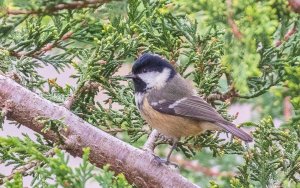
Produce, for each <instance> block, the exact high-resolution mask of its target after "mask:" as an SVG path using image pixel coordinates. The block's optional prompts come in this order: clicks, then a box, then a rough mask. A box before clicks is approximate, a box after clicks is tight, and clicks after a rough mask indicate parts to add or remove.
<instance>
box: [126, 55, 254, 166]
mask: <svg viewBox="0 0 300 188" xmlns="http://www.w3.org/2000/svg"><path fill="white" fill-rule="evenodd" d="M125 77H126V78H130V79H132V80H133V83H134V89H135V103H136V106H137V108H138V110H139V111H140V113H141V116H142V118H144V119H145V120H146V122H147V123H148V124H149V125H150V126H151V127H153V128H154V129H157V130H158V132H160V133H162V134H163V135H165V136H167V137H171V138H173V145H172V148H171V150H170V152H169V154H168V155H167V160H166V163H169V161H170V156H171V153H172V151H173V150H174V149H175V147H176V144H177V142H178V140H179V139H180V138H181V137H185V136H193V135H198V134H200V133H203V132H205V131H207V130H225V131H227V132H230V133H232V134H233V135H234V136H236V137H238V138H240V139H242V140H244V141H245V142H251V141H252V137H251V136H250V135H248V134H247V133H245V132H244V131H243V130H241V129H239V128H237V127H236V126H235V125H234V124H233V123H231V122H229V121H227V120H225V119H224V118H223V117H222V116H221V115H220V114H219V113H218V112H217V111H216V110H215V109H214V108H213V107H212V106H211V105H210V104H208V103H207V102H206V101H205V100H204V99H202V98H201V97H200V96H199V95H198V94H197V92H196V90H195V89H194V87H193V86H192V85H191V83H190V82H189V81H187V80H185V79H184V78H183V77H182V76H181V75H180V74H178V73H177V72H176V71H175V69H174V67H173V66H172V65H171V64H169V63H168V61H167V60H165V59H163V58H161V57H160V56H158V55H155V54H150V53H145V54H143V55H142V56H140V57H139V58H138V59H137V60H136V62H135V63H134V65H133V67H132V73H131V74H129V75H126V76H125Z"/></svg>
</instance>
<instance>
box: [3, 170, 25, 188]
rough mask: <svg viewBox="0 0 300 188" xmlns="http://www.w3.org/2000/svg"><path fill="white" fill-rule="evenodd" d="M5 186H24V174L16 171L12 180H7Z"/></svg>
mask: <svg viewBox="0 0 300 188" xmlns="http://www.w3.org/2000/svg"><path fill="white" fill-rule="evenodd" d="M5 187H7V188H16V187H23V177H22V175H21V174H20V173H16V174H15V175H14V178H13V180H12V181H11V182H6V184H5Z"/></svg>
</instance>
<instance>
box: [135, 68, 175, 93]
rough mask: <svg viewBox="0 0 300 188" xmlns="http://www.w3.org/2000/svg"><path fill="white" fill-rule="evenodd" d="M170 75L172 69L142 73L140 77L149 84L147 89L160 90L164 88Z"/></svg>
mask: <svg viewBox="0 0 300 188" xmlns="http://www.w3.org/2000/svg"><path fill="white" fill-rule="evenodd" d="M170 74H171V69H169V68H164V69H163V71H162V72H158V71H150V72H146V73H141V74H139V75H138V76H139V77H140V78H141V79H142V80H143V81H144V82H145V83H146V84H147V89H151V88H153V87H156V88H160V87H162V86H164V85H165V84H166V81H167V80H168V78H169V77H170Z"/></svg>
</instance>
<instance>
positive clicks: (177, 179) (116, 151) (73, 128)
mask: <svg viewBox="0 0 300 188" xmlns="http://www.w3.org/2000/svg"><path fill="white" fill-rule="evenodd" d="M6 101H10V103H11V107H10V111H9V113H8V114H7V117H8V119H13V120H15V121H17V122H19V123H21V124H23V125H24V126H27V127H29V128H30V129H32V130H34V131H36V132H38V133H40V134H42V135H43V136H44V137H45V138H47V139H50V140H57V139H58V138H57V135H56V134H54V133H52V132H51V131H48V132H46V133H44V132H41V130H42V128H43V125H41V124H40V121H38V119H37V117H47V118H50V119H62V121H63V122H64V124H65V125H67V126H68V131H67V132H65V133H63V134H64V136H65V137H66V138H67V140H66V142H65V148H66V150H67V151H68V152H69V153H70V154H72V155H74V156H81V155H82V148H84V147H90V149H91V153H90V162H91V163H92V164H95V165H96V166H98V167H102V166H103V165H105V164H107V163H109V164H110V165H111V170H113V171H115V172H116V173H124V175H125V176H126V178H127V180H128V181H129V182H131V183H134V184H135V185H137V186H138V187H197V186H196V185H194V184H192V183H190V182H189V181H187V180H186V179H185V178H184V177H182V176H181V175H180V174H178V173H177V172H174V171H172V170H171V169H169V168H168V167H166V166H164V165H161V164H159V163H158V162H157V161H156V160H155V158H154V156H153V155H152V154H150V153H149V152H145V151H143V150H140V149H137V148H135V147H133V146H131V145H129V144H127V143H125V142H123V141H121V140H119V139H117V138H115V137H113V136H111V135H109V134H107V133H105V132H104V131H101V130H100V129H98V128H96V127H94V126H92V125H90V124H89V123H87V122H85V121H84V120H82V119H81V118H79V117H78V116H76V115H74V114H73V113H72V112H70V111H69V110H68V109H66V108H65V107H63V106H59V105H57V104H54V103H52V102H50V101H48V100H46V99H43V98H41V97H40V96H39V95H37V94H35V93H33V92H31V91H29V90H28V89H26V88H24V87H22V86H21V85H19V84H18V83H16V82H14V81H13V80H11V79H10V78H7V77H5V76H2V75H0V106H3V105H4V104H5V102H6Z"/></svg>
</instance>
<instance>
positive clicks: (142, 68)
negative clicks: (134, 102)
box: [125, 53, 176, 92]
mask: <svg viewBox="0 0 300 188" xmlns="http://www.w3.org/2000/svg"><path fill="white" fill-rule="evenodd" d="M175 75H176V71H175V69H174V68H173V67H172V65H171V64H169V63H168V61H166V60H164V59H162V58H161V57H160V56H158V55H154V54H149V53H146V54H143V55H142V56H140V57H139V58H138V59H137V60H136V61H135V63H134V65H133V67H132V73H131V74H129V75H126V76H125V77H126V78H130V79H132V80H133V82H134V88H135V92H147V91H149V90H151V89H153V88H160V87H163V86H164V85H165V84H166V83H167V82H168V81H169V80H170V79H171V78H173V77H174V76H175Z"/></svg>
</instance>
